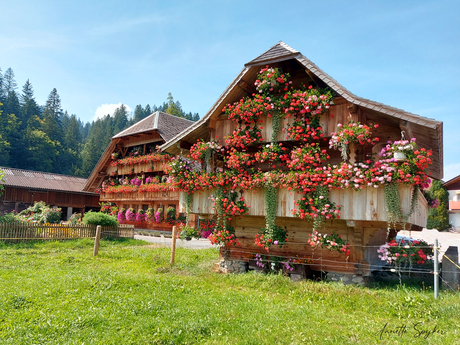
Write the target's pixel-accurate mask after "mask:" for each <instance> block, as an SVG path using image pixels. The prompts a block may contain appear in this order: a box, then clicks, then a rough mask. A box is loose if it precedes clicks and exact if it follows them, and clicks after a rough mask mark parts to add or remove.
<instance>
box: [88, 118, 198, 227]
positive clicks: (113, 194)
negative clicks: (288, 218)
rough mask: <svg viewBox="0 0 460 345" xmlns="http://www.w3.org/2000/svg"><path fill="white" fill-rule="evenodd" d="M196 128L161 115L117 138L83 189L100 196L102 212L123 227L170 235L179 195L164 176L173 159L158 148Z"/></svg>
mask: <svg viewBox="0 0 460 345" xmlns="http://www.w3.org/2000/svg"><path fill="white" fill-rule="evenodd" d="M192 123H193V122H192V121H189V120H186V119H183V118H179V117H177V116H172V115H169V114H166V113H163V112H161V111H157V112H155V113H153V114H151V115H150V116H148V117H146V118H145V119H143V120H141V121H139V122H138V123H136V124H134V125H133V126H131V127H129V128H127V129H125V130H124V131H122V132H120V133H118V134H117V135H115V136H114V137H113V138H112V140H111V142H110V144H109V146H108V147H107V149H106V150H105V152H104V154H103V155H102V157H101V158H100V160H99V162H98V163H97V165H96V167H95V168H94V170H93V172H92V173H91V175H90V177H89V178H88V181H87V182H86V184H85V186H84V188H83V190H85V191H91V192H95V191H97V192H98V193H100V201H101V202H102V203H103V210H107V211H109V212H111V213H112V214H114V215H117V216H118V218H119V220H120V221H121V222H122V223H130V224H134V225H135V226H136V227H137V228H146V229H154V230H169V231H170V230H171V228H172V225H173V224H174V220H175V219H176V217H177V216H178V215H177V212H176V210H177V207H178V203H179V192H178V191H177V190H175V188H174V186H173V185H172V184H171V183H168V181H167V176H165V174H164V171H163V165H164V163H166V162H168V161H169V160H170V158H171V157H170V156H169V155H165V154H163V153H159V152H158V151H157V147H158V146H160V145H161V144H164V143H165V142H166V141H167V140H169V139H171V138H173V137H174V136H175V135H176V134H178V133H179V132H181V131H183V130H184V129H186V128H187V127H189V126H190V125H191V124H192ZM168 211H169V215H170V219H169V220H170V221H169V222H168V221H167V219H168V217H167V212H168ZM155 215H156V217H155ZM171 215H174V216H171Z"/></svg>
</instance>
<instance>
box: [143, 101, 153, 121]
mask: <svg viewBox="0 0 460 345" xmlns="http://www.w3.org/2000/svg"><path fill="white" fill-rule="evenodd" d="M153 112H154V111H152V109H150V104H147V105H146V106H145V108H144V118H146V117H147V116H149V115H152V113H153Z"/></svg>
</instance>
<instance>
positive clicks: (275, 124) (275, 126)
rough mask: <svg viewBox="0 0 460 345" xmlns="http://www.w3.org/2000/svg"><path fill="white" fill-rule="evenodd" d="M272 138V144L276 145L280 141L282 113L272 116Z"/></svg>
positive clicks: (277, 112)
mask: <svg viewBox="0 0 460 345" xmlns="http://www.w3.org/2000/svg"><path fill="white" fill-rule="evenodd" d="M271 117H272V130H273V132H272V138H271V143H272V144H276V143H277V141H278V139H277V138H278V134H279V132H280V129H281V112H279V111H275V112H274V113H273V114H272V115H271Z"/></svg>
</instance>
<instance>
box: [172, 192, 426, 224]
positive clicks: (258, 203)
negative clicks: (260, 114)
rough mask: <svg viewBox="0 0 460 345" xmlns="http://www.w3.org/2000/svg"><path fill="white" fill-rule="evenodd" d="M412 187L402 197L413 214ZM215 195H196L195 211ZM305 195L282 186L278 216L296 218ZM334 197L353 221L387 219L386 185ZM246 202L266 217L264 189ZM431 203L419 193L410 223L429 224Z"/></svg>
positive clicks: (252, 212) (207, 206)
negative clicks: (429, 205)
mask: <svg viewBox="0 0 460 345" xmlns="http://www.w3.org/2000/svg"><path fill="white" fill-rule="evenodd" d="M411 193H412V189H411V187H410V186H408V185H400V186H399V197H400V201H401V206H402V210H403V213H405V214H407V213H409V209H410V202H411ZM211 195H215V189H211V190H208V191H201V192H200V193H198V192H197V193H194V194H193V201H192V208H191V212H192V213H197V214H203V215H204V214H211V213H212V211H211V209H212V208H213V203H212V202H211V201H210V200H209V197H210V196H211ZM301 197H302V195H301V194H298V193H295V192H292V191H288V190H287V188H282V189H280V190H279V192H278V211H277V217H294V216H293V214H292V212H291V210H292V209H293V208H294V206H295V205H294V201H298V200H300V198H301ZM329 197H330V200H331V201H332V202H335V203H336V204H338V205H340V206H341V211H340V218H341V219H344V220H350V221H371V222H387V212H386V206H385V196H384V192H383V187H380V188H373V187H365V188H363V189H362V190H361V191H354V190H353V189H333V190H331V191H330V194H329ZM244 198H245V200H246V204H247V205H249V206H250V208H249V214H248V215H249V216H265V201H264V191H263V190H262V189H255V190H250V191H246V192H245V193H244ZM179 212H185V193H183V192H182V193H181V196H180V199H179ZM427 213H428V204H427V202H426V200H425V198H424V196H423V194H422V193H421V192H419V194H418V207H417V208H416V210H415V212H414V213H413V214H412V215H411V217H410V218H409V220H408V223H410V224H413V225H416V226H419V227H422V228H423V227H425V226H426V219H427Z"/></svg>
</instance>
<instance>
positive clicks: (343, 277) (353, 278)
mask: <svg viewBox="0 0 460 345" xmlns="http://www.w3.org/2000/svg"><path fill="white" fill-rule="evenodd" d="M326 280H327V281H331V282H342V283H343V284H345V285H350V284H352V285H365V284H366V279H365V278H364V277H363V276H361V275H358V274H346V273H335V272H328V273H327V276H326Z"/></svg>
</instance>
